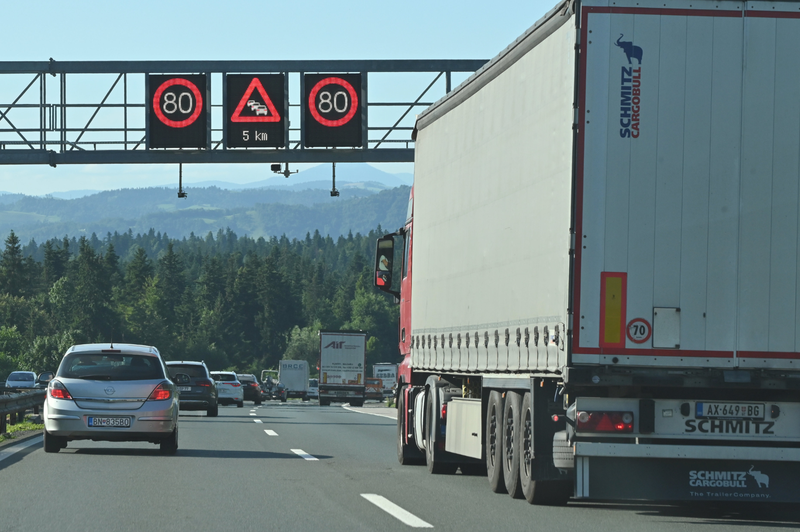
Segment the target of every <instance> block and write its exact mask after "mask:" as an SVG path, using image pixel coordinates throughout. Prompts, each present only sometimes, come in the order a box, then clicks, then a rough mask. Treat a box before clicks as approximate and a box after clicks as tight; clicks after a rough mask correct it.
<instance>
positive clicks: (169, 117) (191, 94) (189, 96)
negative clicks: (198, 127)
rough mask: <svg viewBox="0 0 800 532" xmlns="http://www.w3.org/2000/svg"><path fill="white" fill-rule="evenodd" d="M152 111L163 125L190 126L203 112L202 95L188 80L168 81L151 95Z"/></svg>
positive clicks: (176, 79) (174, 79)
mask: <svg viewBox="0 0 800 532" xmlns="http://www.w3.org/2000/svg"><path fill="white" fill-rule="evenodd" d="M153 110H154V111H155V113H156V116H157V117H158V119H159V120H161V122H163V123H164V125H167V126H169V127H186V126H190V125H192V124H194V123H195V121H197V117H199V116H200V113H201V112H202V110H203V95H202V93H201V92H200V89H198V88H197V85H195V84H194V83H192V82H191V81H189V80H186V79H183V78H172V79H168V80H167V81H165V82H164V83H162V84H161V85H160V86H159V87H158V88H157V89H156V93H155V94H154V95H153Z"/></svg>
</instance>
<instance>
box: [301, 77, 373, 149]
mask: <svg viewBox="0 0 800 532" xmlns="http://www.w3.org/2000/svg"><path fill="white" fill-rule="evenodd" d="M303 87H304V89H303V108H304V109H303V110H304V123H303V139H304V140H303V144H304V145H305V146H309V147H332V148H337V147H358V146H361V145H362V133H363V130H362V125H363V121H364V118H365V117H364V112H363V111H364V103H363V102H365V101H366V94H365V92H362V90H365V89H362V84H361V74H305V76H304V77H303Z"/></svg>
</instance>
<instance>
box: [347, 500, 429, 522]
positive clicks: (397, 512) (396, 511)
mask: <svg viewBox="0 0 800 532" xmlns="http://www.w3.org/2000/svg"><path fill="white" fill-rule="evenodd" d="M361 496H362V497H364V498H365V499H367V500H368V501H369V502H371V503H372V504H374V505H375V506H377V507H378V508H380V509H381V510H383V511H384V512H386V513H387V514H389V515H391V516H392V517H394V518H395V519H397V520H399V521H400V522H402V523H404V524H406V525H408V526H410V527H412V528H433V525H432V524H430V523H428V522H426V521H423V520H422V519H420V518H419V517H417V516H416V515H414V514H412V513H411V512H409V511H408V510H404V509H403V508H400V507H399V506H397V505H396V504H395V503H393V502H392V501H390V500H389V499H387V498H386V497H382V496H380V495H376V494H374V493H362V494H361Z"/></svg>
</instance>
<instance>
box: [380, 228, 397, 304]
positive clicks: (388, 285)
mask: <svg viewBox="0 0 800 532" xmlns="http://www.w3.org/2000/svg"><path fill="white" fill-rule="evenodd" d="M393 259H394V235H386V236H382V237H380V238H379V239H378V243H377V246H376V248H375V277H374V283H375V287H376V288H377V289H378V290H381V291H383V292H386V293H388V294H392V295H394V296H395V297H400V292H397V291H395V290H392V268H393V262H392V261H393Z"/></svg>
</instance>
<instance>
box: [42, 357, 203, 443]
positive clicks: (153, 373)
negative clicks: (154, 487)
mask: <svg viewBox="0 0 800 532" xmlns="http://www.w3.org/2000/svg"><path fill="white" fill-rule="evenodd" d="M184 379H185V380H186V381H188V380H189V376H188V375H184V374H176V375H175V376H174V380H175V382H173V381H172V380H170V378H169V373H167V371H166V368H165V367H164V362H163V361H162V359H161V355H160V354H159V352H158V350H157V349H156V348H155V347H151V346H143V345H133V344H86V345H75V346H72V347H70V348H69V349H68V350H67V352H66V354H65V355H64V358H63V359H62V360H61V364H60V365H59V366H58V371H57V372H56V376H55V377H54V378H53V380H51V381H50V383H49V385H48V387H47V397H46V398H45V403H44V412H43V414H44V416H43V417H44V450H45V452H48V453H57V452H58V451H59V450H60V449H63V448H64V447H66V446H67V442H69V441H70V440H94V441H149V442H151V443H157V444H159V445H160V447H161V452H162V453H164V454H174V453H175V452H176V451H177V450H178V391H177V386H176V385H179V384H181V381H182V380H184Z"/></svg>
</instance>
